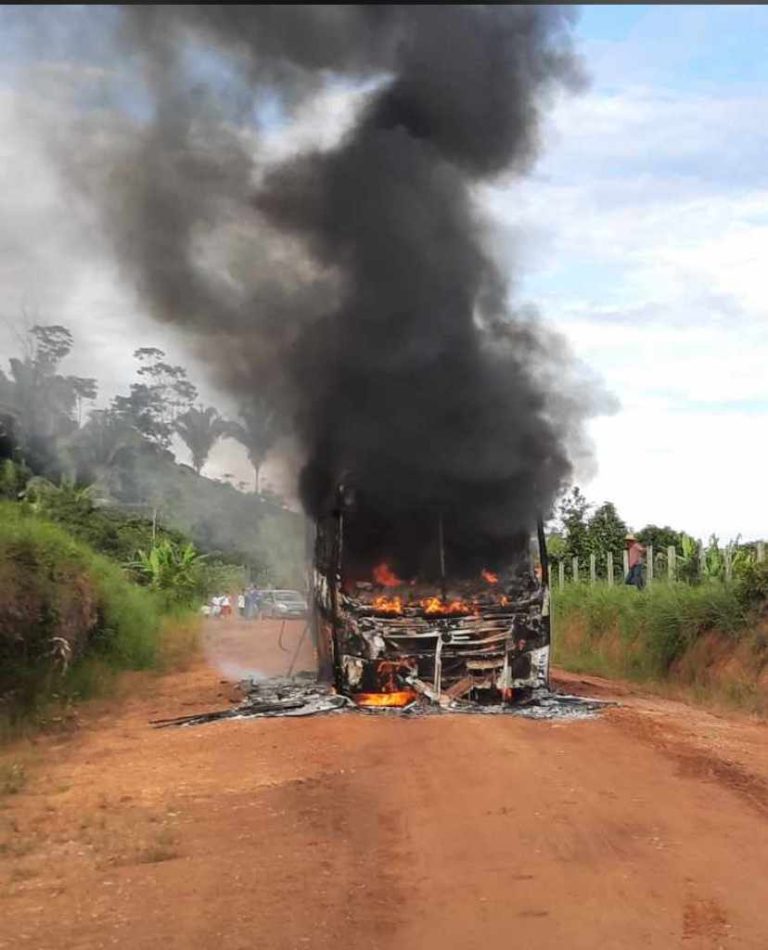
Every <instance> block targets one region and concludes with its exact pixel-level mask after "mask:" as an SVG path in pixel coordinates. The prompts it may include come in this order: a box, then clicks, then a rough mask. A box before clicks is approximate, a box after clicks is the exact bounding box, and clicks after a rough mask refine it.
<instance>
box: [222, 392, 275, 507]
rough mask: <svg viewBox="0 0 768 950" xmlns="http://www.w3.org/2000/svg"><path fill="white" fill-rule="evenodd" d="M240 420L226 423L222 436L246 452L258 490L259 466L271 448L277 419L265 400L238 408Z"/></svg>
mask: <svg viewBox="0 0 768 950" xmlns="http://www.w3.org/2000/svg"><path fill="white" fill-rule="evenodd" d="M240 418H241V419H242V423H240V422H230V423H227V427H226V432H225V433H224V437H225V438H227V439H236V440H237V441H238V442H239V443H240V444H241V445H242V446H243V447H244V448H245V451H246V452H247V453H248V459H249V461H250V463H251V465H252V466H253V471H254V475H255V477H256V491H257V492H258V491H259V488H260V487H261V485H260V474H261V466H262V465H263V464H264V459H265V458H266V456H267V452H269V450H270V449H271V448H272V446H273V445H274V443H275V439H276V438H277V435H278V420H277V414H276V413H275V411H274V410H273V409H272V408H271V407H270V406H268V405H267V403H266V401H265V400H263V399H262V400H260V401H259V402H258V403H256V404H252V405H249V406H245V407H244V408H242V409H241V410H240Z"/></svg>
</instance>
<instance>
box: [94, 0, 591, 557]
mask: <svg viewBox="0 0 768 950" xmlns="http://www.w3.org/2000/svg"><path fill="white" fill-rule="evenodd" d="M119 16H120V21H119V23H118V24H117V31H116V33H115V34H114V35H115V37H116V41H117V43H118V44H119V46H120V49H121V50H122V51H123V52H125V51H126V50H127V51H130V52H131V53H132V54H135V55H136V56H137V57H138V60H139V62H140V63H141V66H142V70H143V77H144V83H145V86H144V88H145V91H146V92H147V93H148V105H146V106H145V109H146V110H147V112H146V115H144V116H138V117H134V118H133V119H131V120H128V119H126V120H125V121H123V122H118V121H116V120H115V119H114V116H113V119H112V122H113V125H112V126H111V127H109V136H108V140H109V141H108V143H107V145H104V144H103V142H102V145H103V147H104V148H107V149H111V150H112V151H111V157H112V158H111V163H110V165H109V168H110V174H109V175H108V176H106V177H104V176H103V175H101V176H100V169H101V168H102V167H103V166H104V156H105V154H106V153H105V152H104V151H103V149H102V150H101V151H99V150H98V149H95V150H94V151H93V153H92V154H93V160H92V162H91V163H90V164H89V163H88V161H87V160H85V161H83V162H81V163H80V167H79V168H78V171H77V174H78V175H79V181H80V184H81V185H83V186H84V187H87V188H88V189H90V190H91V192H92V193H93V194H97V195H98V196H99V201H100V204H101V207H102V209H103V212H104V214H103V220H104V222H105V225H106V228H107V231H108V234H109V237H110V239H111V241H112V243H113V245H114V247H115V249H116V252H117V257H118V260H119V261H120V263H121V265H122V266H123V268H124V269H125V273H126V274H127V276H128V277H129V279H130V280H131V282H132V283H133V284H134V285H135V286H136V287H137V288H138V289H139V291H140V293H141V294H142V296H143V298H144V300H145V302H146V304H147V305H148V306H149V308H150V310H151V312H152V313H153V314H154V315H155V316H157V317H158V318H159V319H162V320H165V321H171V322H173V323H175V324H177V325H178V326H179V327H181V328H182V329H183V330H184V331H185V332H186V334H187V335H188V337H189V338H190V340H192V341H194V344H195V346H196V348H197V350H198V351H199V352H200V353H202V354H203V355H204V356H205V357H206V358H207V360H208V362H209V364H210V365H211V367H212V369H213V371H214V373H215V376H216V378H217V379H218V380H219V381H220V382H224V383H225V384H226V386H227V387H228V388H229V389H230V391H232V392H233V393H235V394H236V395H237V396H238V397H239V398H242V399H248V398H249V397H251V396H252V395H253V394H255V393H257V392H258V393H259V394H261V395H264V394H266V395H268V396H269V398H270V399H271V400H272V401H273V402H274V404H275V405H276V408H277V409H278V411H279V412H280V413H281V414H282V417H283V419H284V421H285V426H286V429H287V430H290V431H291V432H293V433H294V435H295V436H296V438H297V439H298V441H299V444H300V446H301V450H302V453H303V458H304V463H303V468H302V471H301V474H300V479H299V484H300V492H301V497H302V500H303V503H304V506H305V509H306V511H307V513H308V514H309V515H310V516H312V517H317V516H320V515H322V514H323V513H324V512H325V511H326V510H327V508H328V506H329V505H330V504H332V499H333V496H334V492H335V486H336V485H337V484H338V482H339V481H340V480H342V481H346V482H349V483H351V484H353V485H354V486H355V487H356V489H357V508H356V510H355V512H354V513H353V514H351V515H350V519H349V527H350V533H349V539H348V542H349V545H350V548H349V549H348V550H349V552H350V553H351V555H352V557H353V559H354V560H355V561H357V562H359V564H360V565H365V569H366V570H367V569H368V567H369V566H370V564H371V563H372V562H374V561H376V560H379V559H380V558H382V557H389V558H390V559H391V560H392V561H393V563H394V564H395V566H396V567H397V569H398V570H399V571H401V572H403V573H406V574H414V573H416V572H421V573H422V575H429V574H430V573H434V570H435V567H436V561H435V555H434V551H435V537H436V525H437V521H438V519H440V518H442V520H443V529H444V534H445V543H446V550H447V557H448V568H449V571H452V572H457V573H461V572H474V571H476V570H479V569H480V567H482V566H488V567H497V566H500V565H502V566H503V563H504V562H505V561H508V560H509V559H510V556H511V554H512V553H514V551H515V550H518V549H519V548H520V546H521V545H523V544H524V539H525V538H526V536H527V534H528V532H529V531H530V530H531V528H532V526H533V525H534V523H535V518H536V516H537V514H538V513H542V514H544V515H545V516H546V515H547V514H548V512H549V510H550V508H551V505H552V502H553V499H554V498H555V496H556V494H557V492H558V491H559V490H560V489H561V488H562V487H563V485H564V484H565V482H566V481H567V479H568V477H569V474H570V471H571V461H570V457H569V451H568V449H567V447H566V446H567V445H568V444H569V440H570V441H571V442H572V441H573V437H574V435H578V432H579V431H580V426H581V421H582V418H583V415H584V412H585V411H586V405H585V404H582V405H579V399H578V397H573V398H571V397H569V396H568V395H567V394H566V393H565V388H566V381H565V376H566V375H567V373H566V372H565V370H563V369H562V366H561V365H560V363H559V357H558V356H557V352H556V351H559V343H558V342H557V341H556V340H554V339H550V338H549V337H548V336H547V334H546V333H544V332H543V330H542V329H541V328H540V326H539V325H538V323H537V320H536V319H535V316H532V315H531V314H530V313H528V312H518V311H515V310H514V309H511V308H510V307H509V305H508V302H507V297H508V288H507V283H506V280H505V276H504V275H503V274H502V273H501V272H500V269H499V267H498V266H497V264H496V263H495V262H494V260H493V257H492V255H491V253H490V251H489V247H488V231H487V228H486V226H485V222H484V219H483V215H482V214H481V212H480V211H479V208H478V201H477V195H476V191H477V188H478V187H479V186H481V185H483V184H484V183H488V182H491V181H493V180H494V178H495V177H497V176H499V175H501V174H502V173H505V174H510V173H511V174H522V173H524V172H525V171H526V170H527V169H528V168H529V167H530V165H531V163H532V161H533V159H534V157H535V153H536V149H537V143H538V135H539V125H540V118H541V113H542V110H543V108H545V107H546V105H547V104H548V102H549V101H550V100H551V98H552V96H553V94H554V93H556V92H557V91H558V88H559V87H563V86H574V85H576V84H578V82H579V70H578V68H577V63H576V61H575V59H574V56H573V54H572V51H571V42H570V33H569V30H570V22H571V17H570V13H569V12H568V11H564V10H562V9H560V8H557V7H551V6H545V5H540V6H539V5H527V6H429V5H425V6H420V5H414V6H361V7H354V6H316V7H297V6H290V5H285V6H282V5H274V6H271V5H265V6H238V7H230V6H223V5H217V6H188V7H183V6H182V7H179V6H177V7H174V6H164V5H144V6H133V7H130V6H128V7H125V8H122V11H121V13H120V14H119ZM203 54H205V55H212V56H215V57H216V64H217V66H216V68H213V69H212V70H211V77H210V78H209V80H208V81H200V82H197V84H195V83H193V82H192V80H191V78H190V77H191V75H192V73H193V72H194V69H193V68H191V67H190V63H194V62H195V56H198V58H199V57H200V56H202V55H203ZM222 64H224V65H225V66H226V68H224V66H222ZM196 75H198V78H199V69H198V73H197V74H196ZM329 77H334V78H335V79H336V81H337V82H338V81H339V79H340V78H341V80H342V81H344V82H347V83H348V84H350V85H352V84H357V85H359V84H360V83H361V82H363V81H365V80H368V81H370V84H371V86H370V88H369V91H368V92H367V93H364V94H363V96H362V104H361V106H360V108H359V111H358V113H357V115H356V118H355V120H354V122H353V124H352V126H351V127H350V128H349V129H348V130H347V131H346V132H345V133H344V135H343V136H342V138H341V140H340V141H339V142H337V143H336V144H335V145H333V146H332V147H330V148H319V147H318V148H315V149H304V150H303V151H300V152H299V153H298V154H295V153H294V154H291V156H290V157H289V158H286V159H284V160H282V161H279V162H277V163H275V162H272V163H271V164H265V163H264V162H263V161H262V160H261V159H260V151H259V143H258V141H257V140H255V141H253V142H250V141H249V137H248V135H247V134H245V133H244V131H243V130H244V129H246V128H248V127H249V124H250V126H251V127H252V121H251V117H252V115H253V109H254V107H255V106H258V105H259V103H264V102H265V101H268V99H269V97H272V100H273V101H276V102H277V103H278V105H279V108H280V109H281V110H282V111H283V113H284V114H287V115H288V116H290V115H291V114H292V112H293V111H295V110H296V109H297V108H300V107H301V104H302V103H303V102H306V101H307V98H308V97H311V96H312V95H314V94H315V93H316V92H317V90H318V89H319V88H320V87H321V86H322V85H323V84H324V83H325V82H327V80H328V79H329ZM214 232H216V233H218V234H219V236H220V238H221V240H220V241H219V242H218V243H217V242H216V241H214V240H213V239H212V235H213V234H214ZM222 235H223V237H221V236H222ZM224 246H226V247H227V248H229V251H228V253H229V254H230V256H229V257H228V258H227V259H226V260H225V261H223V262H222V257H221V255H222V247H224ZM233 247H236V248H239V250H238V252H237V254H236V255H235V257H236V262H235V263H233V257H232V253H233V252H232V248H233ZM217 255H218V256H217ZM238 255H239V256H238ZM561 371H562V372H561Z"/></svg>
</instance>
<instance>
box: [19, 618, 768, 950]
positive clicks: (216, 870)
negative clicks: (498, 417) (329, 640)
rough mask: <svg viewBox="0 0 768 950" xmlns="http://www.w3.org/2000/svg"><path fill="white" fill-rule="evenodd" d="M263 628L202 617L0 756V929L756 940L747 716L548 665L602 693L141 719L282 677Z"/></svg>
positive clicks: (274, 942) (391, 940)
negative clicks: (189, 655) (170, 661)
mask: <svg viewBox="0 0 768 950" xmlns="http://www.w3.org/2000/svg"><path fill="white" fill-rule="evenodd" d="M279 632H280V625H279V623H277V622H263V623H260V622H254V623H245V622H242V621H237V620H235V621H231V622H230V621H224V620H222V621H212V622H210V623H209V625H208V629H207V633H206V638H205V639H206V649H205V655H206V658H207V661H206V662H203V661H201V662H200V663H199V664H197V665H196V666H195V667H194V668H193V669H191V670H190V671H188V672H184V673H178V674H174V675H170V676H166V677H163V678H154V677H137V678H136V680H135V683H134V684H133V687H134V689H133V692H132V694H131V698H130V699H127V700H122V701H119V702H118V701H115V702H112V703H111V704H106V705H102V706H101V707H92V708H91V709H90V710H89V711H88V712H86V713H85V714H84V716H83V720H82V724H81V727H80V728H79V729H78V730H77V731H76V732H74V733H73V734H72V735H70V736H68V737H65V736H59V737H52V736H47V737H44V738H42V739H40V740H39V741H38V742H37V743H36V744H35V745H34V746H33V747H23V748H18V749H14V750H10V752H8V753H4V755H3V759H2V761H3V762H6V763H7V762H8V761H9V756H10V757H13V756H15V757H16V758H17V759H21V760H23V761H24V762H25V764H26V768H27V774H28V781H27V784H26V786H25V787H24V788H23V789H22V790H21V791H20V792H19V793H17V794H13V795H6V796H5V797H4V798H2V800H0V947H2V948H3V950H6V948H8V950H10V948H13V950H17V948H30V950H54V948H56V950H61V948H64V950H75V948H77V950H86V948H87V950H96V948H112V947H118V948H124V950H155V948H158V947H162V948H163V950H219V948H221V950H246V948H248V950H250V948H264V950H303V948H309V950H330V948H339V947H347V948H351V950H358V948H366V950H385V948H390V947H393V948H394V947H397V948H398V950H438V948H439V950H453V948H456V950H458V948H462V950H466V948H469V950H474V948H482V947H486V946H487V947H490V946H521V947H525V948H556V947H557V948H568V950H581V948H584V950H587V948H588V950H594V948H617V950H634V948H641V947H643V948H646V947H652V948H653V947H656V948H665V950H666V948H675V947H681V948H684V950H698V948H707V950H709V948H717V947H723V948H728V950H730V948H746V947H749V948H755V950H758V948H759V950H764V948H766V947H768V904H766V901H765V893H766V885H765V868H766V867H767V866H768V820H767V819H768V746H767V745H766V738H768V729H766V726H764V725H762V724H760V723H757V722H753V721H749V720H746V719H744V718H741V719H740V718H738V717H735V716H732V717H727V718H723V717H716V716H714V715H712V714H709V713H706V712H704V711H702V710H699V709H694V708H691V707H688V706H685V705H683V704H681V703H674V702H669V701H665V700H659V699H651V698H647V697H643V696H641V695H637V694H635V693H633V692H631V691H630V690H629V688H628V687H626V686H621V685H620V684H619V685H616V684H609V683H606V682H605V681H601V680H597V679H594V678H585V677H573V676H570V677H569V676H565V675H563V676H562V677H561V680H562V683H563V685H564V686H565V687H566V688H567V689H569V690H572V691H575V692H586V693H590V694H592V695H601V696H603V697H605V696H612V697H615V698H617V699H618V700H619V701H620V702H621V704H622V705H621V706H619V707H617V708H611V709H608V710H606V711H605V712H603V713H602V715H601V716H600V717H599V718H597V719H594V720H589V721H571V722H562V721H561V722H557V721H549V722H536V721H528V720H522V719H515V718H510V717H504V718H500V717H468V716H441V717H425V718H421V719H412V720H408V719H403V718H399V717H397V716H393V715H386V716H383V717H382V716H371V715H364V714H349V715H330V716H325V717H317V718H305V719H272V720H250V721H248V720H246V721H224V722H219V723H214V724H210V725H206V726H199V727H194V728H184V729H163V730H153V729H151V728H150V727H149V726H148V720H150V719H154V718H160V717H170V716H175V715H183V714H185V713H189V712H192V711H198V710H206V709H211V708H221V707H225V706H226V705H227V704H228V702H229V700H230V699H231V698H233V697H234V695H235V691H234V689H233V687H232V686H231V685H230V683H228V682H227V680H230V681H231V680H232V679H233V678H234V679H235V680H236V679H237V678H238V676H239V675H241V673H245V672H246V671H250V670H259V671H262V672H265V673H282V672H284V671H285V669H286V668H287V666H288V662H289V660H290V657H291V651H292V649H293V647H294V646H295V645H296V643H297V640H298V637H299V634H300V632H301V624H295V623H294V624H288V625H287V626H286V629H285V631H284V636H283V646H284V647H285V649H286V650H287V651H288V652H284V650H283V649H280V647H279V646H278V635H279ZM311 664H312V656H311V651H310V650H309V648H308V647H307V646H305V648H304V649H303V650H302V651H301V653H300V656H299V661H298V663H297V668H298V669H301V668H308V667H310V666H311Z"/></svg>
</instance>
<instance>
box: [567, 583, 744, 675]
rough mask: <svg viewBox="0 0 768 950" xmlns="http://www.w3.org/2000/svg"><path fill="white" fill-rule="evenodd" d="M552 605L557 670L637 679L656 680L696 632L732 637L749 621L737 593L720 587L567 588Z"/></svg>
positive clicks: (569, 586)
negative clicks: (710, 631) (708, 632)
mask: <svg viewBox="0 0 768 950" xmlns="http://www.w3.org/2000/svg"><path fill="white" fill-rule="evenodd" d="M553 606H554V623H553V647H554V659H555V662H556V663H559V664H560V665H562V666H565V667H567V668H569V669H572V670H575V671H577V672H594V673H602V674H605V675H614V676H626V677H631V678H636V679H663V678H664V677H666V676H667V674H668V672H669V669H670V667H671V666H672V664H673V663H674V662H675V660H677V659H678V658H680V657H681V656H682V655H683V654H684V653H685V651H686V650H687V649H688V648H689V647H690V646H692V644H693V643H694V642H695V640H696V639H697V637H699V636H700V635H701V634H702V633H703V632H705V631H707V630H717V631H718V632H720V633H722V634H725V635H731V636H737V635H738V634H739V631H741V630H743V629H744V628H745V626H746V624H747V621H748V616H747V613H746V611H745V608H744V607H743V605H742V602H741V601H740V598H739V596H738V593H737V591H736V590H735V589H734V588H733V587H732V586H728V585H726V584H720V583H706V584H701V585H698V586H691V585H688V584H666V583H665V584H662V583H659V584H654V585H653V586H651V587H649V588H646V589H645V590H643V591H638V590H636V589H635V588H634V587H628V586H624V585H621V586H616V587H609V586H607V585H606V584H595V585H587V584H570V585H568V586H566V587H565V588H564V589H563V590H562V591H560V590H555V592H554V596H553Z"/></svg>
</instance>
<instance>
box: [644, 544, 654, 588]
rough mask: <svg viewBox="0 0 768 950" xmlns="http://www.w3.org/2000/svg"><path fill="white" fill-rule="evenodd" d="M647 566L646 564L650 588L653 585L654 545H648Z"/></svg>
mask: <svg viewBox="0 0 768 950" xmlns="http://www.w3.org/2000/svg"><path fill="white" fill-rule="evenodd" d="M645 564H646V571H645V574H646V580H647V582H648V586H649V587H650V586H651V584H652V583H653V545H652V544H649V545H648V550H647V553H646V555H645Z"/></svg>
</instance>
